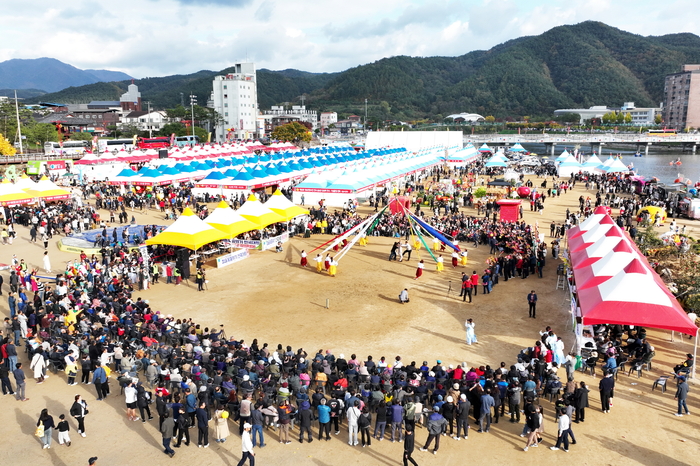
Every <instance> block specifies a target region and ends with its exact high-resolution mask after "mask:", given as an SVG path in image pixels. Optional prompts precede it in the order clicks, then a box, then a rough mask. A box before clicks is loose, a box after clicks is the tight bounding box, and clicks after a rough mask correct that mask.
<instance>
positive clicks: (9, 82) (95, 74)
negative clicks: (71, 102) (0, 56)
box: [0, 57, 131, 92]
mask: <svg viewBox="0 0 700 466" xmlns="http://www.w3.org/2000/svg"><path fill="white" fill-rule="evenodd" d="M123 79H131V76H129V75H128V74H126V73H122V72H121V71H109V70H81V69H78V68H76V67H74V66H72V65H68V64H66V63H63V62H61V61H59V60H56V59H55V58H45V57H44V58H33V59H26V60H25V59H12V60H7V61H4V62H0V88H8V89H41V90H43V91H45V92H55V91H58V90H61V89H65V88H66V87H68V86H82V85H84V84H90V83H96V82H100V81H116V80H123Z"/></svg>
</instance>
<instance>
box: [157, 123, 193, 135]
mask: <svg viewBox="0 0 700 466" xmlns="http://www.w3.org/2000/svg"><path fill="white" fill-rule="evenodd" d="M173 133H175V136H186V135H187V134H188V133H187V128H186V127H185V125H183V124H182V123H180V122H174V123H166V124H164V125H163V127H162V128H161V130H160V134H161V136H170V135H171V134H173Z"/></svg>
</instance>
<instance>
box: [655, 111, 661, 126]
mask: <svg viewBox="0 0 700 466" xmlns="http://www.w3.org/2000/svg"><path fill="white" fill-rule="evenodd" d="M662 121H663V118H661V114H660V113H657V114H656V115H655V116H654V123H656V124H657V125H660V124H661V122H662Z"/></svg>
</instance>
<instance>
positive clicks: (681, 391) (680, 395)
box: [673, 375, 690, 417]
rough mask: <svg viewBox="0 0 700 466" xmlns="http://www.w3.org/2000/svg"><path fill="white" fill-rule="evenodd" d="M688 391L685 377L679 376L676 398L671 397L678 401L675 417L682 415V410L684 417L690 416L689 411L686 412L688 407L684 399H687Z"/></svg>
mask: <svg viewBox="0 0 700 466" xmlns="http://www.w3.org/2000/svg"><path fill="white" fill-rule="evenodd" d="M688 391H690V388H689V387H688V383H687V382H686V381H685V377H684V376H682V375H681V376H679V377H678V388H677V389H676V396H674V397H673V399H674V400H678V412H677V413H676V416H679V417H680V416H682V415H683V411H682V409H685V414H686V415H688V414H690V411H688V405H687V404H686V403H685V400H686V398H688Z"/></svg>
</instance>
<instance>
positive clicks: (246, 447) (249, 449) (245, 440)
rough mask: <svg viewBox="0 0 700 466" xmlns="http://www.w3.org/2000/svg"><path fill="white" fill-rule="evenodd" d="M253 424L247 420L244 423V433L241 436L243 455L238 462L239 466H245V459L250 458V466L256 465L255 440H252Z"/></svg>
mask: <svg viewBox="0 0 700 466" xmlns="http://www.w3.org/2000/svg"><path fill="white" fill-rule="evenodd" d="M251 428H252V426H251V425H250V424H248V423H247V422H246V423H245V424H243V435H242V436H241V450H242V457H241V460H240V461H239V462H238V466H243V464H244V463H245V460H250V462H249V464H250V466H255V452H254V451H253V442H252V441H251V440H250V430H251Z"/></svg>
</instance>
